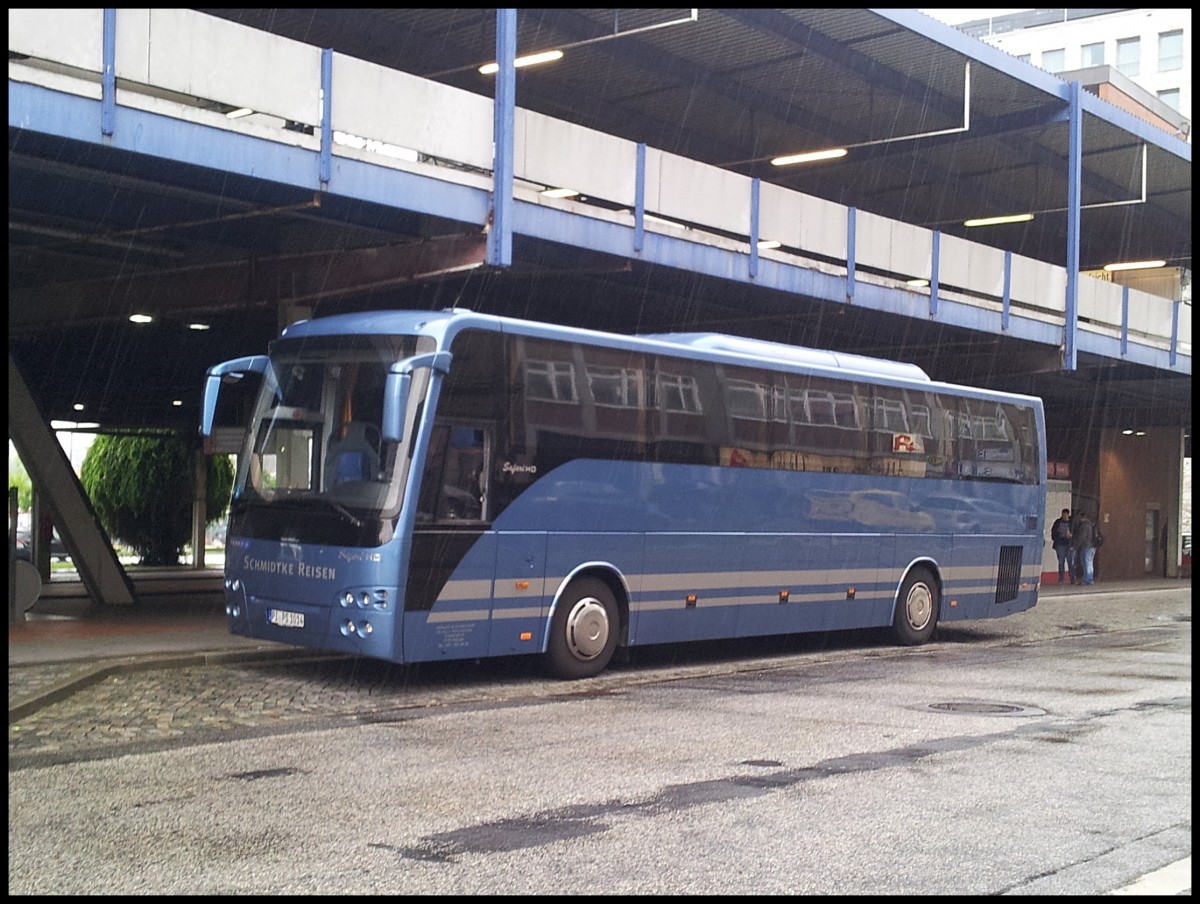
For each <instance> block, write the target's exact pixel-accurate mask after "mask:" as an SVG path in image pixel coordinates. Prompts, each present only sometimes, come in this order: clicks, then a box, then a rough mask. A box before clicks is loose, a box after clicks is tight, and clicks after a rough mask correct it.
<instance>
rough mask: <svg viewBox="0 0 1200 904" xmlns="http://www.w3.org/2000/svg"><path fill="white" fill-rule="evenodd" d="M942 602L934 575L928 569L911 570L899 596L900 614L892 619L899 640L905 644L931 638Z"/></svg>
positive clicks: (898, 606)
mask: <svg viewBox="0 0 1200 904" xmlns="http://www.w3.org/2000/svg"><path fill="white" fill-rule="evenodd" d="M941 604H942V595H941V592H940V591H939V590H938V585H937V582H936V581H935V580H934V579H933V575H932V574H930V573H929V571H928V570H927V569H925V568H914V569H913V570H912V571H910V572H909V574H908V577H906V578H905V579H904V583H903V584H901V585H900V593H899V595H898V596H897V597H896V617H895V618H894V619H892V630H893V632H894V633H895V635H896V639H897V640H898V641H899V642H900V643H902V644H904V645H905V646H916V645H917V644H923V643H925V642H926V641H927V640H929V638H931V637H932V636H933V629H934V628H936V627H937V618H938V609H940V608H941Z"/></svg>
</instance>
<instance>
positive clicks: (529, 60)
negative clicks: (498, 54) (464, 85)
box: [479, 50, 563, 75]
mask: <svg viewBox="0 0 1200 904" xmlns="http://www.w3.org/2000/svg"><path fill="white" fill-rule="evenodd" d="M562 56H563V52H562V51H561V50H543V51H542V52H541V53H530V54H527V55H526V56H519V57H517V58H516V59H515V60H513V68H514V69H520V68H521V67H522V66H536V65H537V64H538V63H552V62H554V61H555V60H561V59H562ZM499 71H500V64H499V63H484V64H483V65H482V66H480V67H479V74H480V75H495V74H496V73H497V72H499Z"/></svg>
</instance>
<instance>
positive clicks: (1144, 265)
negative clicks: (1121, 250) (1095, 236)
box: [1104, 261, 1167, 273]
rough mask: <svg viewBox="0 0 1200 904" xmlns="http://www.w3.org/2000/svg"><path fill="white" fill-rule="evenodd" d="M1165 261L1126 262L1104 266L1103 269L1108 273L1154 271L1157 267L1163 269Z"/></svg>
mask: <svg viewBox="0 0 1200 904" xmlns="http://www.w3.org/2000/svg"><path fill="white" fill-rule="evenodd" d="M1166 265H1167V262H1166V261H1126V262H1125V263H1119V264H1105V265H1104V269H1105V270H1107V271H1108V272H1109V273H1112V272H1114V271H1116V270H1154V269H1155V268H1157V267H1165V266H1166Z"/></svg>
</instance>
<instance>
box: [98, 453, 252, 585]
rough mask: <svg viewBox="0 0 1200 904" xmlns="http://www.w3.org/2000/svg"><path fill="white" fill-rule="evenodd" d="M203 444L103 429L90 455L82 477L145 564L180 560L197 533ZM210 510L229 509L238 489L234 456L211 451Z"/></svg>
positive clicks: (101, 511) (103, 515)
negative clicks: (195, 498) (198, 460)
mask: <svg viewBox="0 0 1200 904" xmlns="http://www.w3.org/2000/svg"><path fill="white" fill-rule="evenodd" d="M196 454H197V447H196V446H195V445H194V444H192V443H189V442H187V441H186V440H185V439H184V438H183V437H182V436H180V435H179V434H155V435H151V434H101V435H100V436H97V437H96V439H95V441H94V442H93V443H92V446H91V448H90V449H88V451H87V455H86V456H84V459H83V466H82V467H81V469H80V482H81V483H82V484H83V487H84V489H85V490H86V491H87V493H88V496H89V497H91V500H92V506H93V507H94V508H95V510H96V515H97V517H99V519H100V523H101V524H102V525H103V526H104V529H105V530H106V531H107V532H108V534H109V536H110V537H111V538H112V539H113V540H114V541H117V542H120V543H122V544H124V545H125V546H128V547H129V548H131V549H132V550H133V551H134V552H135V553H136V554H137V555H138V556H139V557H140V559H141V562H142V564H144V565H178V564H179V557H180V554H181V553H182V552H183V547H184V546H185V545H186V544H187V543H188V542H189V541H190V540H191V537H192V491H193V485H194V483H195V464H194V462H195V456H196ZM205 462H206V465H207V468H208V478H207V488H208V490H207V493H206V498H205V505H206V515H207V518H208V521H209V522H210V523H211V522H213V521H216V520H218V519H219V518H221V517H222V516H223V515H224V514H225V510H226V508H228V506H229V494H230V491H231V489H232V488H233V465H232V464H231V462H230V460H229V458H228V456H224V455H218V456H209V457H208V458H206V459H205Z"/></svg>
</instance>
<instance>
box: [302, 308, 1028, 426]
mask: <svg viewBox="0 0 1200 904" xmlns="http://www.w3.org/2000/svg"><path fill="white" fill-rule="evenodd" d="M472 327H476V328H480V329H493V330H499V331H502V332H506V333H510V334H514V335H525V336H531V337H539V338H544V339H576V340H581V341H585V342H590V343H594V344H597V345H606V346H609V347H613V348H642V349H643V350H651V349H653V348H655V347H657V348H658V350H659V351H663V350H664V349H665V348H666V347H668V346H674V347H676V348H679V349H680V350H681V351H684V350H686V351H687V352H688V353H690V354H692V355H698V356H700V357H704V358H709V359H710V360H711V359H712V358H713V357H714V356H715V357H716V358H722V357H724V358H727V359H728V358H733V359H740V360H748V359H749V360H752V361H753V363H756V364H757V365H758V366H760V367H761V366H771V365H783V366H785V367H798V368H809V369H812V370H813V371H816V372H822V371H824V372H825V373H830V374H832V372H835V371H840V372H841V373H842V374H843V375H844V376H846V377H851V378H852V377H854V376H858V377H860V378H866V379H872V380H874V379H879V380H884V381H896V382H897V383H899V384H904V383H908V384H924V385H927V386H928V387H930V388H931V389H933V390H948V391H953V392H958V393H963V394H966V395H971V396H977V397H980V398H996V397H999V396H1004V397H1007V398H1011V399H1014V400H1017V399H1020V400H1023V401H1027V402H1030V403H1034V402H1036V403H1039V404H1040V401H1041V400H1040V399H1036V398H1035V397H1033V396H1021V395H1019V394H1015V393H1010V392H1000V391H997V390H989V389H983V388H979V387H972V386H962V385H957V384H949V383H943V382H940V381H937V380H934V379H932V378H931V377H930V376H929V374H927V373H926V372H925V371H924V370H923V369H922V368H920V367H918V366H917V365H916V364H908V363H903V362H900V361H891V360H888V359H885V358H871V357H867V356H865V355H854V354H849V353H846V352H834V351H827V350H823V349H814V348H807V347H805V346H798V345H788V344H786V343H782V342H771V341H769V340H764V339H747V338H744V337H741V336H731V335H728V334H725V333H682V332H681V333H640V334H637V335H625V334H621V333H609V332H604V331H598V330H592V329H585V328H582V327H568V326H563V325H560V324H551V323H541V322H538V321H533V320H524V319H521V318H517V317H509V316H503V315H499V314H483V313H478V312H475V311H471V310H467V309H463V308H445V309H442V310H440V311H430V310H395V309H391V310H388V309H382V310H374V311H360V312H356V313H345V314H333V315H329V316H325V317H317V318H314V319H312V320H302V321H298V322H296V323H293V324H291V325H290V326H288V327H286V328H285V329H284V330H283V333H282V335H281V338H304V337H306V336H318V335H348V334H366V335H372V334H374V335H398V334H409V335H411V334H424V335H427V336H430V337H432V338H434V339H435V340H437V342H438V343H439V345H441V346H442V347H445V348H448V347H449V345H450V342H451V341H452V340H453V338H454V336H456V335H457V334H458V333H459V332H461V331H462V330H464V329H469V328H472Z"/></svg>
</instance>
